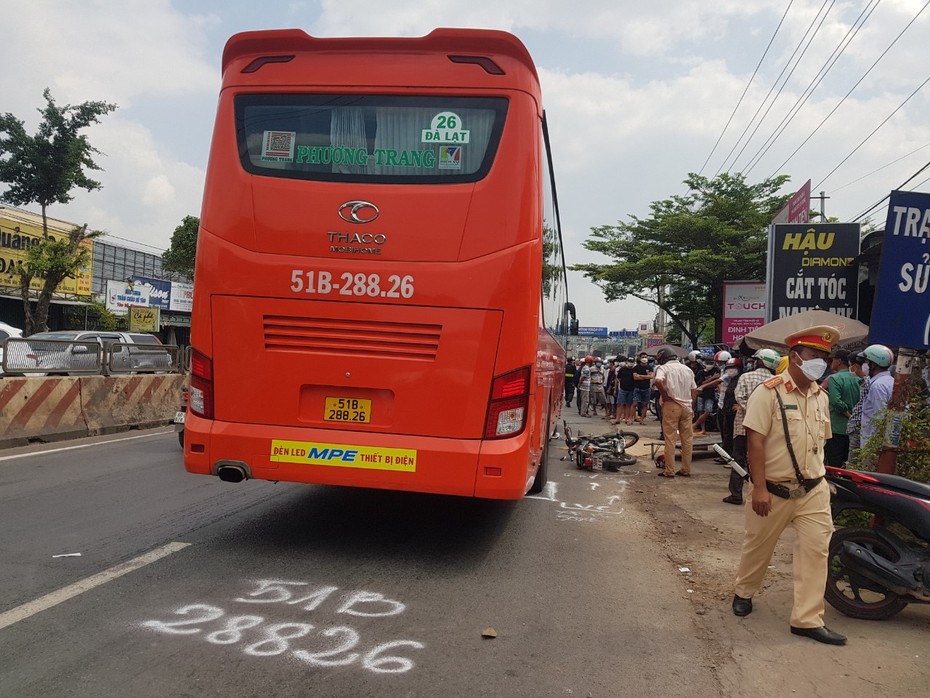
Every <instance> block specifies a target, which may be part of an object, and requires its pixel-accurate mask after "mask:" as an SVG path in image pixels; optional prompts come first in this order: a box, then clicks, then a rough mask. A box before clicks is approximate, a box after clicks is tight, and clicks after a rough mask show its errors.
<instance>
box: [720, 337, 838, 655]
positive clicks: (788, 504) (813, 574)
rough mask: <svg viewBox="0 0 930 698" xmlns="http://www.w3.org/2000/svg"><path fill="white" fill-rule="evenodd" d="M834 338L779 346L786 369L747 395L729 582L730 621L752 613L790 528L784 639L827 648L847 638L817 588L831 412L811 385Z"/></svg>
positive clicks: (823, 561)
mask: <svg viewBox="0 0 930 698" xmlns="http://www.w3.org/2000/svg"><path fill="white" fill-rule="evenodd" d="M838 339H839V331H838V330H837V329H836V328H834V327H828V326H825V325H821V326H817V327H810V328H808V329H805V330H802V331H800V332H795V333H794V334H792V335H790V336H788V337H786V338H785V344H787V345H788V349H789V351H788V358H789V363H788V369H787V371H785V372H784V373H782V374H780V375H777V376H775V377H774V378H771V379H770V380H768V381H766V382H765V383H763V384H762V385H761V386H759V388H758V389H757V390H754V391H753V392H752V395H750V397H749V401H748V402H747V405H746V416H745V418H744V419H743V426H744V427H745V428H746V436H747V451H748V460H749V472H750V476H751V478H752V498H751V499H750V500H748V501H747V502H746V505H745V512H746V536H745V539H744V541H743V551H742V557H741V559H740V565H739V571H738V572H737V575H736V589H735V592H736V595H735V596H734V597H733V613H735V614H736V615H738V616H746V615H749V614H750V613H751V612H752V597H753V595H754V594H755V593H756V592H757V591H758V590H759V588H760V587H761V586H762V579H763V577H764V576H765V571H766V569H767V568H768V565H769V561H770V560H771V558H772V553H773V552H774V550H775V545H776V543H778V538H779V537H780V536H781V533H782V531H784V530H785V527H786V526H788V525H789V524H792V525H793V526H794V528H795V530H796V532H797V543H796V544H795V546H794V555H793V563H792V564H793V568H794V606H793V607H792V610H791V632H792V633H793V634H795V635H801V636H804V637H809V638H811V639H814V640H816V641H818V642H824V643H827V644H831V645H844V644H846V638H845V637H844V636H843V635H840V634H839V633H835V632H833V631H832V630H829V629H828V628H826V627H824V624H823V612H824V595H823V594H824V587H825V586H826V582H827V557H828V551H829V545H830V537H831V535H832V534H833V520H832V517H831V514H830V489H829V487H828V485H827V482H826V481H825V480H824V475H825V473H826V471H825V470H824V462H823V444H824V441H825V440H826V439H828V438H830V435H831V430H830V405H829V399H828V397H827V394H826V392H824V391H823V390H821V389H820V386H819V385H818V384H817V382H818V380H819V379H820V378H821V376H822V375H823V373H824V371H825V370H826V367H827V364H826V358H827V356H828V355H829V353H830V350H831V349H832V348H833V345H834V344H836V342H837V340H838Z"/></svg>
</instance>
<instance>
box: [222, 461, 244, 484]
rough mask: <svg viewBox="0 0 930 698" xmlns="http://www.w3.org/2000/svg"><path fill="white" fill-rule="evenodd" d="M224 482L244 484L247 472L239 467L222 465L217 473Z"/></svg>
mask: <svg viewBox="0 0 930 698" xmlns="http://www.w3.org/2000/svg"><path fill="white" fill-rule="evenodd" d="M216 474H217V475H218V476H219V478H220V480H222V481H223V482H242V481H243V480H245V471H244V470H243V469H242V468H240V467H239V466H238V465H222V466H220V468H219V469H218V470H217V471H216Z"/></svg>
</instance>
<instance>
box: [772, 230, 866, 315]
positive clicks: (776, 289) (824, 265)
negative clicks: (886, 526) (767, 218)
mask: <svg viewBox="0 0 930 698" xmlns="http://www.w3.org/2000/svg"><path fill="white" fill-rule="evenodd" d="M858 255H859V224H858V223H818V224H815V225H773V226H771V227H770V228H769V249H768V288H769V292H768V300H767V304H768V308H767V311H766V314H767V317H768V320H778V319H779V318H783V317H787V316H789V315H795V314H797V313H801V312H804V311H806V310H827V311H829V312H832V313H836V314H837V315H842V316H843V317H852V318H854V317H857V312H858V305H859V265H858V264H856V263H855V258H856V257H857V256H858Z"/></svg>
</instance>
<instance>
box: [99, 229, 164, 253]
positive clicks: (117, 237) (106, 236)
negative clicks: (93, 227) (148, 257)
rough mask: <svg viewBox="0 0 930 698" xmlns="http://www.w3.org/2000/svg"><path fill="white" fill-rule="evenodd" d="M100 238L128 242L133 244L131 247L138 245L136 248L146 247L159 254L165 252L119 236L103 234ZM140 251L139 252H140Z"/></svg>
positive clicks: (153, 246) (159, 248)
mask: <svg viewBox="0 0 930 698" xmlns="http://www.w3.org/2000/svg"><path fill="white" fill-rule="evenodd" d="M101 237H104V238H113V239H114V240H122V241H123V242H128V243H131V244H133V245H138V246H140V247H148V248H149V249H152V250H158V252H159V254H160V253H162V252H164V251H165V250H164V249H163V248H161V247H156V246H155V245H149V244H147V243H144V242H138V241H136V240H130V239H128V238H121V237H120V236H119V235H113V234H112V233H104V234H103V235H102V236H101ZM140 251H141V250H140Z"/></svg>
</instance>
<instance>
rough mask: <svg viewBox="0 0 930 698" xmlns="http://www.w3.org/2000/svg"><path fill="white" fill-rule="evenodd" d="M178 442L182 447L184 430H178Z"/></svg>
mask: <svg viewBox="0 0 930 698" xmlns="http://www.w3.org/2000/svg"><path fill="white" fill-rule="evenodd" d="M178 443H179V444H181V448H184V430H183V429H182V430H181V431H179V432H178Z"/></svg>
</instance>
